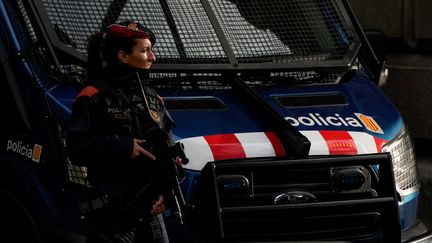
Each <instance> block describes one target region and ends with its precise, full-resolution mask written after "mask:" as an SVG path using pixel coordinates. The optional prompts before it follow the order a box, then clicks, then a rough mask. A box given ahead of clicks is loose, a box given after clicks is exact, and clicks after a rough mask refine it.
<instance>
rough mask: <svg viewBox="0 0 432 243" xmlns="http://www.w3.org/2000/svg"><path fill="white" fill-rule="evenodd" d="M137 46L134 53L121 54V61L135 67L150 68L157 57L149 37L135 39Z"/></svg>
mask: <svg viewBox="0 0 432 243" xmlns="http://www.w3.org/2000/svg"><path fill="white" fill-rule="evenodd" d="M135 43H136V44H135V46H134V47H133V48H132V53H129V54H127V53H125V52H122V51H121V52H122V53H121V54H120V55H119V59H120V62H122V63H124V64H127V65H129V66H131V67H134V68H140V69H149V68H150V67H151V65H152V63H153V62H154V61H155V60H156V57H155V55H154V53H153V50H152V44H151V42H150V40H149V39H135Z"/></svg>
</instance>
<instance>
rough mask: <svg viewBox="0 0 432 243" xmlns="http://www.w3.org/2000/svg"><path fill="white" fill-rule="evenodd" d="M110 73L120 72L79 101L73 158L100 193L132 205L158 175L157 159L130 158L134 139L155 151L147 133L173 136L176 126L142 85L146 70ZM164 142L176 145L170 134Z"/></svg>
mask: <svg viewBox="0 0 432 243" xmlns="http://www.w3.org/2000/svg"><path fill="white" fill-rule="evenodd" d="M107 70H108V72H109V70H115V73H114V72H112V73H108V75H107V76H106V77H108V79H107V80H103V81H96V82H93V83H92V84H90V85H88V86H86V87H85V88H84V89H82V91H81V92H80V93H79V95H78V96H77V97H76V98H75V100H74V103H73V107H72V116H71V121H70V125H69V131H68V140H67V148H68V155H69V158H70V160H71V161H72V163H73V164H77V165H84V166H87V169H88V180H89V182H90V184H91V185H92V186H93V187H95V188H96V189H97V190H98V191H100V192H102V193H105V194H107V195H111V196H113V197H115V198H121V199H125V200H131V201H133V200H134V197H135V196H136V194H137V192H139V191H140V190H141V188H142V187H143V186H145V185H146V184H147V183H149V181H151V180H152V179H155V177H157V176H158V175H159V174H158V173H155V171H152V170H151V168H152V167H151V166H150V165H151V163H155V161H151V160H150V159H148V158H147V157H145V156H139V157H137V158H133V159H131V158H130V157H131V154H132V151H133V145H134V142H133V139H134V138H140V139H144V140H149V141H147V142H146V143H145V144H143V147H144V148H146V149H148V150H151V147H152V144H151V141H150V140H151V139H149V138H148V137H147V132H151V131H155V130H160V131H163V132H164V134H170V131H171V129H172V128H173V127H174V122H173V120H172V118H171V116H170V115H169V113H168V111H167V110H166V108H165V106H164V104H163V102H162V101H161V99H160V98H159V97H158V95H157V93H156V91H155V90H154V89H152V88H150V87H148V86H144V85H143V84H142V82H141V78H140V77H141V76H140V72H143V71H142V70H136V69H134V68H131V67H128V66H125V65H120V64H118V66H117V67H111V68H108V69H107ZM163 142H164V143H166V144H168V145H169V144H171V143H173V142H172V139H171V138H170V137H169V136H167V137H165V138H164V141H163ZM150 205H151V202H148V206H150ZM139 206H142V205H139ZM142 210H145V211H146V210H148V212H149V211H150V208H147V207H144V208H142ZM146 212H147V211H146ZM149 216H150V215H149ZM159 217H160V216H159Z"/></svg>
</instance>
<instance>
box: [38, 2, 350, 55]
mask: <svg viewBox="0 0 432 243" xmlns="http://www.w3.org/2000/svg"><path fill="white" fill-rule="evenodd" d="M42 2H43V5H44V7H45V10H46V12H47V15H48V17H49V19H50V21H51V23H52V25H53V27H54V29H55V31H56V33H57V35H58V37H59V39H60V40H62V41H63V42H64V43H65V44H67V45H70V46H72V47H74V48H76V50H78V51H80V52H84V53H85V45H86V39H87V37H88V36H89V35H90V34H92V33H94V32H96V31H99V30H100V29H101V28H103V27H104V26H107V25H108V24H110V23H112V22H115V21H116V20H121V19H133V20H136V21H138V22H141V23H144V25H146V26H148V27H149V28H151V29H152V30H154V32H155V34H156V35H157V39H158V42H157V44H156V46H155V52H156V53H157V55H158V62H160V63H171V62H175V63H178V62H184V63H203V62H204V63H226V62H228V59H227V56H228V55H229V52H232V53H233V54H234V56H235V58H236V59H237V60H238V62H239V63H249V62H253V63H260V62H296V61H305V60H306V61H322V60H327V59H341V58H343V57H344V55H345V54H346V52H347V51H348V48H349V46H350V44H351V41H352V39H353V37H352V36H351V35H350V32H349V31H348V28H347V26H346V23H345V21H344V20H343V15H342V13H341V12H340V10H339V8H338V4H337V2H336V1H335V0H321V1H312V0H301V1H300V0H294V1H282V0H270V1H269V0H254V1H249V0H248V1H242V0H187V1H174V0H160V1H156V0H153V1H149V0H147V1H124V0H123V1H119V0H117V1H107V0H97V1H71V0H42ZM209 7H210V8H209ZM219 27H220V30H222V31H221V32H219V31H220V30H219ZM224 42H226V43H227V46H228V47H229V50H227V49H226V47H224ZM224 48H225V49H224ZM227 52H228V55H227Z"/></svg>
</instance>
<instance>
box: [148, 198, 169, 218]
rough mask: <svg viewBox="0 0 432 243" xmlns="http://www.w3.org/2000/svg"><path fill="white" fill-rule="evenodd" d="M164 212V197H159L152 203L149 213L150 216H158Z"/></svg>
mask: <svg viewBox="0 0 432 243" xmlns="http://www.w3.org/2000/svg"><path fill="white" fill-rule="evenodd" d="M165 210H166V208H165V204H164V197H163V196H162V195H159V196H158V198H157V199H156V200H155V201H153V206H152V209H151V210H150V213H151V214H152V215H158V214H160V213H163V212H164V211H165Z"/></svg>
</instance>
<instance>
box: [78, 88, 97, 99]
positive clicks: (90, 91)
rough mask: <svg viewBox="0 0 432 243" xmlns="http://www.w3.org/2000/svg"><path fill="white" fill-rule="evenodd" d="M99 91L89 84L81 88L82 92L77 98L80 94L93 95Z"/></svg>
mask: <svg viewBox="0 0 432 243" xmlns="http://www.w3.org/2000/svg"><path fill="white" fill-rule="evenodd" d="M97 93H99V90H97V89H96V88H95V87H93V86H87V87H85V88H84V89H82V90H81V92H80V93H79V94H78V96H77V98H78V97H80V96H93V95H94V94H97Z"/></svg>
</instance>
